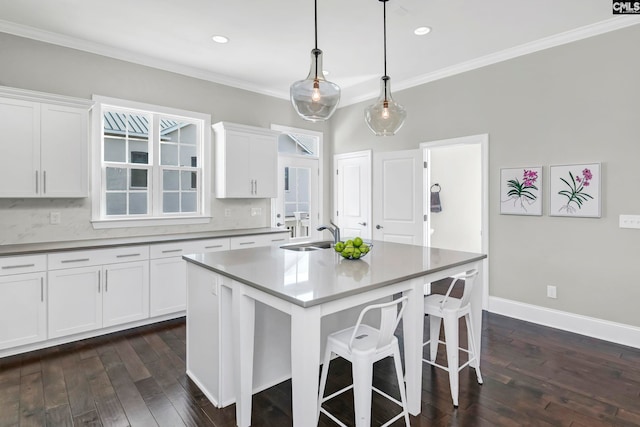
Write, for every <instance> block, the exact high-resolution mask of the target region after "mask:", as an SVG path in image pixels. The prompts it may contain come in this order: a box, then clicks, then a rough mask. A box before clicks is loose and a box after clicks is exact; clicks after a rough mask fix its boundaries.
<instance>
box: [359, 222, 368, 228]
mask: <svg viewBox="0 0 640 427" xmlns="http://www.w3.org/2000/svg"><path fill="white" fill-rule="evenodd" d="M358 224H360V225H361V226H363V227H366V226H367V223H366V222H359V223H358Z"/></svg>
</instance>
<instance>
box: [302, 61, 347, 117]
mask: <svg viewBox="0 0 640 427" xmlns="http://www.w3.org/2000/svg"><path fill="white" fill-rule="evenodd" d="M290 95H291V103H292V104H293V108H295V110H296V112H297V113H298V115H299V116H300V117H302V118H303V119H305V120H309V121H312V122H320V121H323V120H327V119H328V118H329V117H331V115H332V114H333V112H334V111H335V110H336V107H337V106H338V102H340V87H339V86H338V85H337V84H335V83H331V82H329V81H327V80H325V78H324V75H323V74H322V51H321V50H320V49H312V50H311V69H310V70H309V75H308V76H307V78H306V79H304V80H298V81H297V82H295V83H294V84H292V85H291V89H290Z"/></svg>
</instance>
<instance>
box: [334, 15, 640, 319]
mask: <svg viewBox="0 0 640 427" xmlns="http://www.w3.org/2000/svg"><path fill="white" fill-rule="evenodd" d="M638 41H640V25H636V26H633V27H629V28H626V29H622V30H618V31H615V32H611V33H607V34H604V35H600V36H597V37H592V38H588V39H585V40H581V41H578V42H574V43H571V44H568V45H564V46H559V47H555V48H552V49H548V50H544V51H541V52H537V53H535V54H530V55H526V56H523V57H520V58H516V59H512V60H509V61H506V62H502V63H499V64H495V65H492V66H488V67H484V68H482V69H478V70H474V71H470V72H467V73H464V74H460V75H456V76H452V77H449V78H446V79H442V80H439V81H436V82H432V83H429V84H425V85H422V86H420V87H416V88H412V89H409V90H405V91H401V92H396V93H395V98H396V100H397V101H398V102H400V103H401V104H403V105H404V106H405V107H406V108H407V111H408V118H407V122H406V124H405V126H404V128H403V129H402V130H401V131H400V132H399V134H398V135H396V136H394V137H390V138H377V137H375V136H373V135H372V134H371V133H370V132H369V130H368V129H367V127H366V125H365V124H364V122H363V109H364V108H365V106H366V105H367V104H368V102H364V103H361V104H358V105H353V106H349V107H346V108H342V109H340V110H338V112H337V113H336V116H335V118H333V119H332V120H333V127H334V133H333V139H334V150H335V152H336V153H345V152H350V151H356V150H364V149H372V150H373V151H374V156H375V152H376V151H383V150H400V149H408V148H416V147H418V144H419V143H421V142H425V141H431V140H440V139H446V138H453V137H459V136H466V135H475V134H483V133H488V134H489V140H490V142H489V168H490V170H489V191H490V200H489V201H490V212H489V215H490V218H489V223H490V230H489V232H490V234H489V247H490V254H489V266H490V278H489V279H490V280H489V282H490V295H491V296H496V297H502V298H506V299H510V300H515V301H520V302H524V303H529V304H534V305H538V306H543V307H549V308H553V309H558V310H562V311H566V312H571V313H576V314H581V315H586V316H592V317H595V318H600V319H605V320H609V321H614V322H621V323H625V324H629V325H633V326H640V315H638V313H639V311H638V301H640V279H639V278H640V262H639V261H640V230H629V229H626V230H625V229H620V228H618V215H619V214H640V190H638V187H637V182H638V162H639V161H640V128H639V127H638V123H639V120H638V117H639V114H640V84H638V76H640V55H638V54H637V52H636V50H637V49H636V47H637V44H638ZM390 65H391V68H390V69H391V77H392V79H393V64H390ZM582 162H585V163H586V162H602V166H603V183H602V192H603V199H602V218H599V219H593V218H589V219H588V218H561V217H549V216H548V203H547V202H548V194H545V195H544V196H543V197H544V215H543V216H542V217H525V216H514V215H500V214H499V193H500V192H499V171H500V168H501V167H516V166H517V167H519V166H536V165H544V166H545V167H544V177H545V180H547V181H548V172H549V169H548V166H549V165H553V164H572V163H582ZM547 184H548V182H547V183H546V184H545V191H548V187H547ZM547 285H556V286H557V287H558V298H557V299H555V300H554V299H548V298H547V297H546V286H547Z"/></svg>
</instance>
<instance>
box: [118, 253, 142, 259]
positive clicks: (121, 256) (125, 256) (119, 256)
mask: <svg viewBox="0 0 640 427" xmlns="http://www.w3.org/2000/svg"><path fill="white" fill-rule="evenodd" d="M132 256H140V254H139V253H138V254H122V255H116V258H129V257H132Z"/></svg>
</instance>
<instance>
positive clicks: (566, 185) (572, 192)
mask: <svg viewBox="0 0 640 427" xmlns="http://www.w3.org/2000/svg"><path fill="white" fill-rule="evenodd" d="M601 170H602V168H601V164H600V163H577V164H571V165H554V166H550V167H549V175H550V177H549V216H567V217H581V218H600V216H601V205H602V202H601V183H602V179H601V178H602V176H601Z"/></svg>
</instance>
